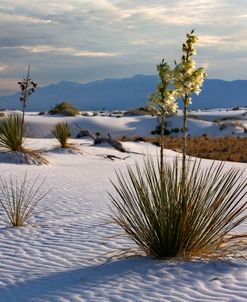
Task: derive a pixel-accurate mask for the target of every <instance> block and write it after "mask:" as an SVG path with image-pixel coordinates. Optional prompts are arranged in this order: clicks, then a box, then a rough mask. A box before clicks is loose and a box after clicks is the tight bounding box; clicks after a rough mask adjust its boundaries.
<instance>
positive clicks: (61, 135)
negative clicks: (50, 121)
mask: <svg viewBox="0 0 247 302" xmlns="http://www.w3.org/2000/svg"><path fill="white" fill-rule="evenodd" d="M52 134H53V135H54V136H55V137H56V139H57V140H58V141H59V143H60V145H61V147H62V148H66V147H67V141H68V138H69V137H70V130H69V125H68V123H67V122H66V123H63V122H62V123H57V124H56V125H55V127H54V128H53V129H52Z"/></svg>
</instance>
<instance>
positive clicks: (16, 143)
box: [0, 114, 26, 152]
mask: <svg viewBox="0 0 247 302" xmlns="http://www.w3.org/2000/svg"><path fill="white" fill-rule="evenodd" d="M25 130H26V124H24V125H22V118H21V117H20V116H19V115H18V114H12V115H10V116H9V117H7V118H6V119H5V120H3V121H2V122H1V123H0V148H1V149H3V150H6V151H20V152H21V151H22V150H23V138H24V133H25Z"/></svg>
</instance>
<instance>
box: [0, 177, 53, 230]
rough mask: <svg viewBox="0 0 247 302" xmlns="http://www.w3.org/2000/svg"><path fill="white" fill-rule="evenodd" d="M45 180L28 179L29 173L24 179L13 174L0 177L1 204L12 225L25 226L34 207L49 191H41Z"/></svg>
mask: <svg viewBox="0 0 247 302" xmlns="http://www.w3.org/2000/svg"><path fill="white" fill-rule="evenodd" d="M43 183H44V180H41V181H40V180H39V179H38V177H36V178H35V179H33V180H32V179H28V178H27V174H25V175H24V178H23V179H22V180H19V179H18V178H17V177H15V178H14V177H12V176H11V175H10V176H9V177H8V178H6V179H3V178H2V177H0V192H1V197H0V204H1V206H2V208H3V210H4V212H5V213H6V215H7V217H8V220H9V224H10V225H11V226H23V225H24V224H25V223H26V222H27V221H28V220H29V219H30V218H31V217H32V215H33V212H34V209H35V207H36V206H37V204H38V203H39V202H40V200H41V199H43V198H44V197H45V195H46V194H47V193H48V192H46V193H42V192H41V191H40V189H41V187H42V185H43Z"/></svg>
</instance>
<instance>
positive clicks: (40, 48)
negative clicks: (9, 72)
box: [2, 45, 120, 57]
mask: <svg viewBox="0 0 247 302" xmlns="http://www.w3.org/2000/svg"><path fill="white" fill-rule="evenodd" d="M2 48H3V49H10V50H11V49H21V50H26V51H28V52H30V53H37V54H39V53H50V54H54V55H58V54H64V55H71V56H75V57H115V56H118V55H120V54H119V53H107V52H97V51H88V50H79V49H75V48H71V47H64V48H61V47H54V46H50V45H35V46H25V45H21V46H4V47H2Z"/></svg>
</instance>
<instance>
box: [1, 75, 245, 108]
mask: <svg viewBox="0 0 247 302" xmlns="http://www.w3.org/2000/svg"><path fill="white" fill-rule="evenodd" d="M158 81H159V79H158V77H157V76H155V75H136V76H133V77H130V78H123V79H105V80H98V81H93V82H89V83H86V84H81V83H76V82H70V81H62V82H59V83H57V84H51V85H48V86H44V87H40V88H38V89H37V91H36V92H35V93H34V94H33V95H32V96H31V97H30V100H29V101H28V104H27V110H28V111H45V110H48V109H50V108H51V107H53V106H54V105H55V104H58V103H60V102H62V101H67V102H70V103H71V104H73V105H74V106H75V107H77V108H78V109H80V110H101V109H102V108H105V109H106V110H114V109H129V108H136V107H143V106H146V104H147V100H148V96H149V95H150V94H151V93H152V92H153V91H154V89H155V87H156V85H157V83H158ZM179 103H180V104H181V102H179ZM236 106H247V80H236V81H224V80H216V79H206V80H205V82H204V85H203V87H202V92H201V94H200V95H199V96H197V95H194V96H193V104H192V105H191V108H217V107H218V108H221V107H224V108H226V107H236ZM0 108H6V109H20V108H21V104H20V101H19V92H18V93H15V94H13V95H9V96H2V97H0Z"/></svg>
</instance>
